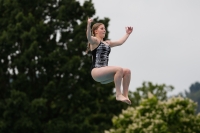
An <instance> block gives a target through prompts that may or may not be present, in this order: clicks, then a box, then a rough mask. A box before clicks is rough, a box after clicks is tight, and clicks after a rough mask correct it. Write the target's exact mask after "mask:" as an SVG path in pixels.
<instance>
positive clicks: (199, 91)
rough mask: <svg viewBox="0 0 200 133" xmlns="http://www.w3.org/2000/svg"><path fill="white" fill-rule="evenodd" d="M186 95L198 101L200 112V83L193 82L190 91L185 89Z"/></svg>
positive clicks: (199, 110) (198, 110)
mask: <svg viewBox="0 0 200 133" xmlns="http://www.w3.org/2000/svg"><path fill="white" fill-rule="evenodd" d="M185 96H186V97H187V98H190V99H192V100H193V101H194V102H197V104H198V106H197V111H196V112H197V113H199V112H200V83H199V82H196V83H194V84H192V85H191V86H190V88H189V92H187V91H185Z"/></svg>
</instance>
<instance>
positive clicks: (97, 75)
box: [91, 66, 131, 104]
mask: <svg viewBox="0 0 200 133" xmlns="http://www.w3.org/2000/svg"><path fill="white" fill-rule="evenodd" d="M91 74H92V77H93V79H94V80H95V81H97V82H101V83H106V82H108V81H109V82H110V81H112V80H114V83H115V88H116V100H118V101H122V102H125V103H127V104H130V103H131V102H130V100H129V99H127V98H126V97H124V96H123V95H122V93H121V82H122V78H123V69H122V68H120V67H115V66H107V67H101V68H94V69H93V70H92V73H91Z"/></svg>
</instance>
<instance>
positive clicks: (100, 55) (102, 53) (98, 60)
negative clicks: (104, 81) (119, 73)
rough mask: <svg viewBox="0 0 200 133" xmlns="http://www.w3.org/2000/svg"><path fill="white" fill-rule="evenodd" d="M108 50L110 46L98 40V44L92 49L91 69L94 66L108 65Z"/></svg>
mask: <svg viewBox="0 0 200 133" xmlns="http://www.w3.org/2000/svg"><path fill="white" fill-rule="evenodd" d="M110 51H111V48H110V46H108V45H106V44H104V43H103V42H100V44H99V46H98V47H97V48H95V49H94V50H92V67H91V69H93V68H96V67H104V66H108V60H109V54H110Z"/></svg>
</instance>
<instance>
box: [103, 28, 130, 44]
mask: <svg viewBox="0 0 200 133" xmlns="http://www.w3.org/2000/svg"><path fill="white" fill-rule="evenodd" d="M132 31H133V27H126V34H125V35H124V36H123V37H122V38H121V39H119V40H117V41H110V40H107V41H106V42H107V43H108V44H109V46H110V47H115V46H120V45H122V44H123V43H124V42H125V41H126V40H127V39H128V37H129V35H130V34H131V33H132Z"/></svg>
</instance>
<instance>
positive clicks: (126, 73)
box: [123, 68, 131, 75]
mask: <svg viewBox="0 0 200 133" xmlns="http://www.w3.org/2000/svg"><path fill="white" fill-rule="evenodd" d="M123 72H124V75H131V70H130V69H128V68H124V70H123Z"/></svg>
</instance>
